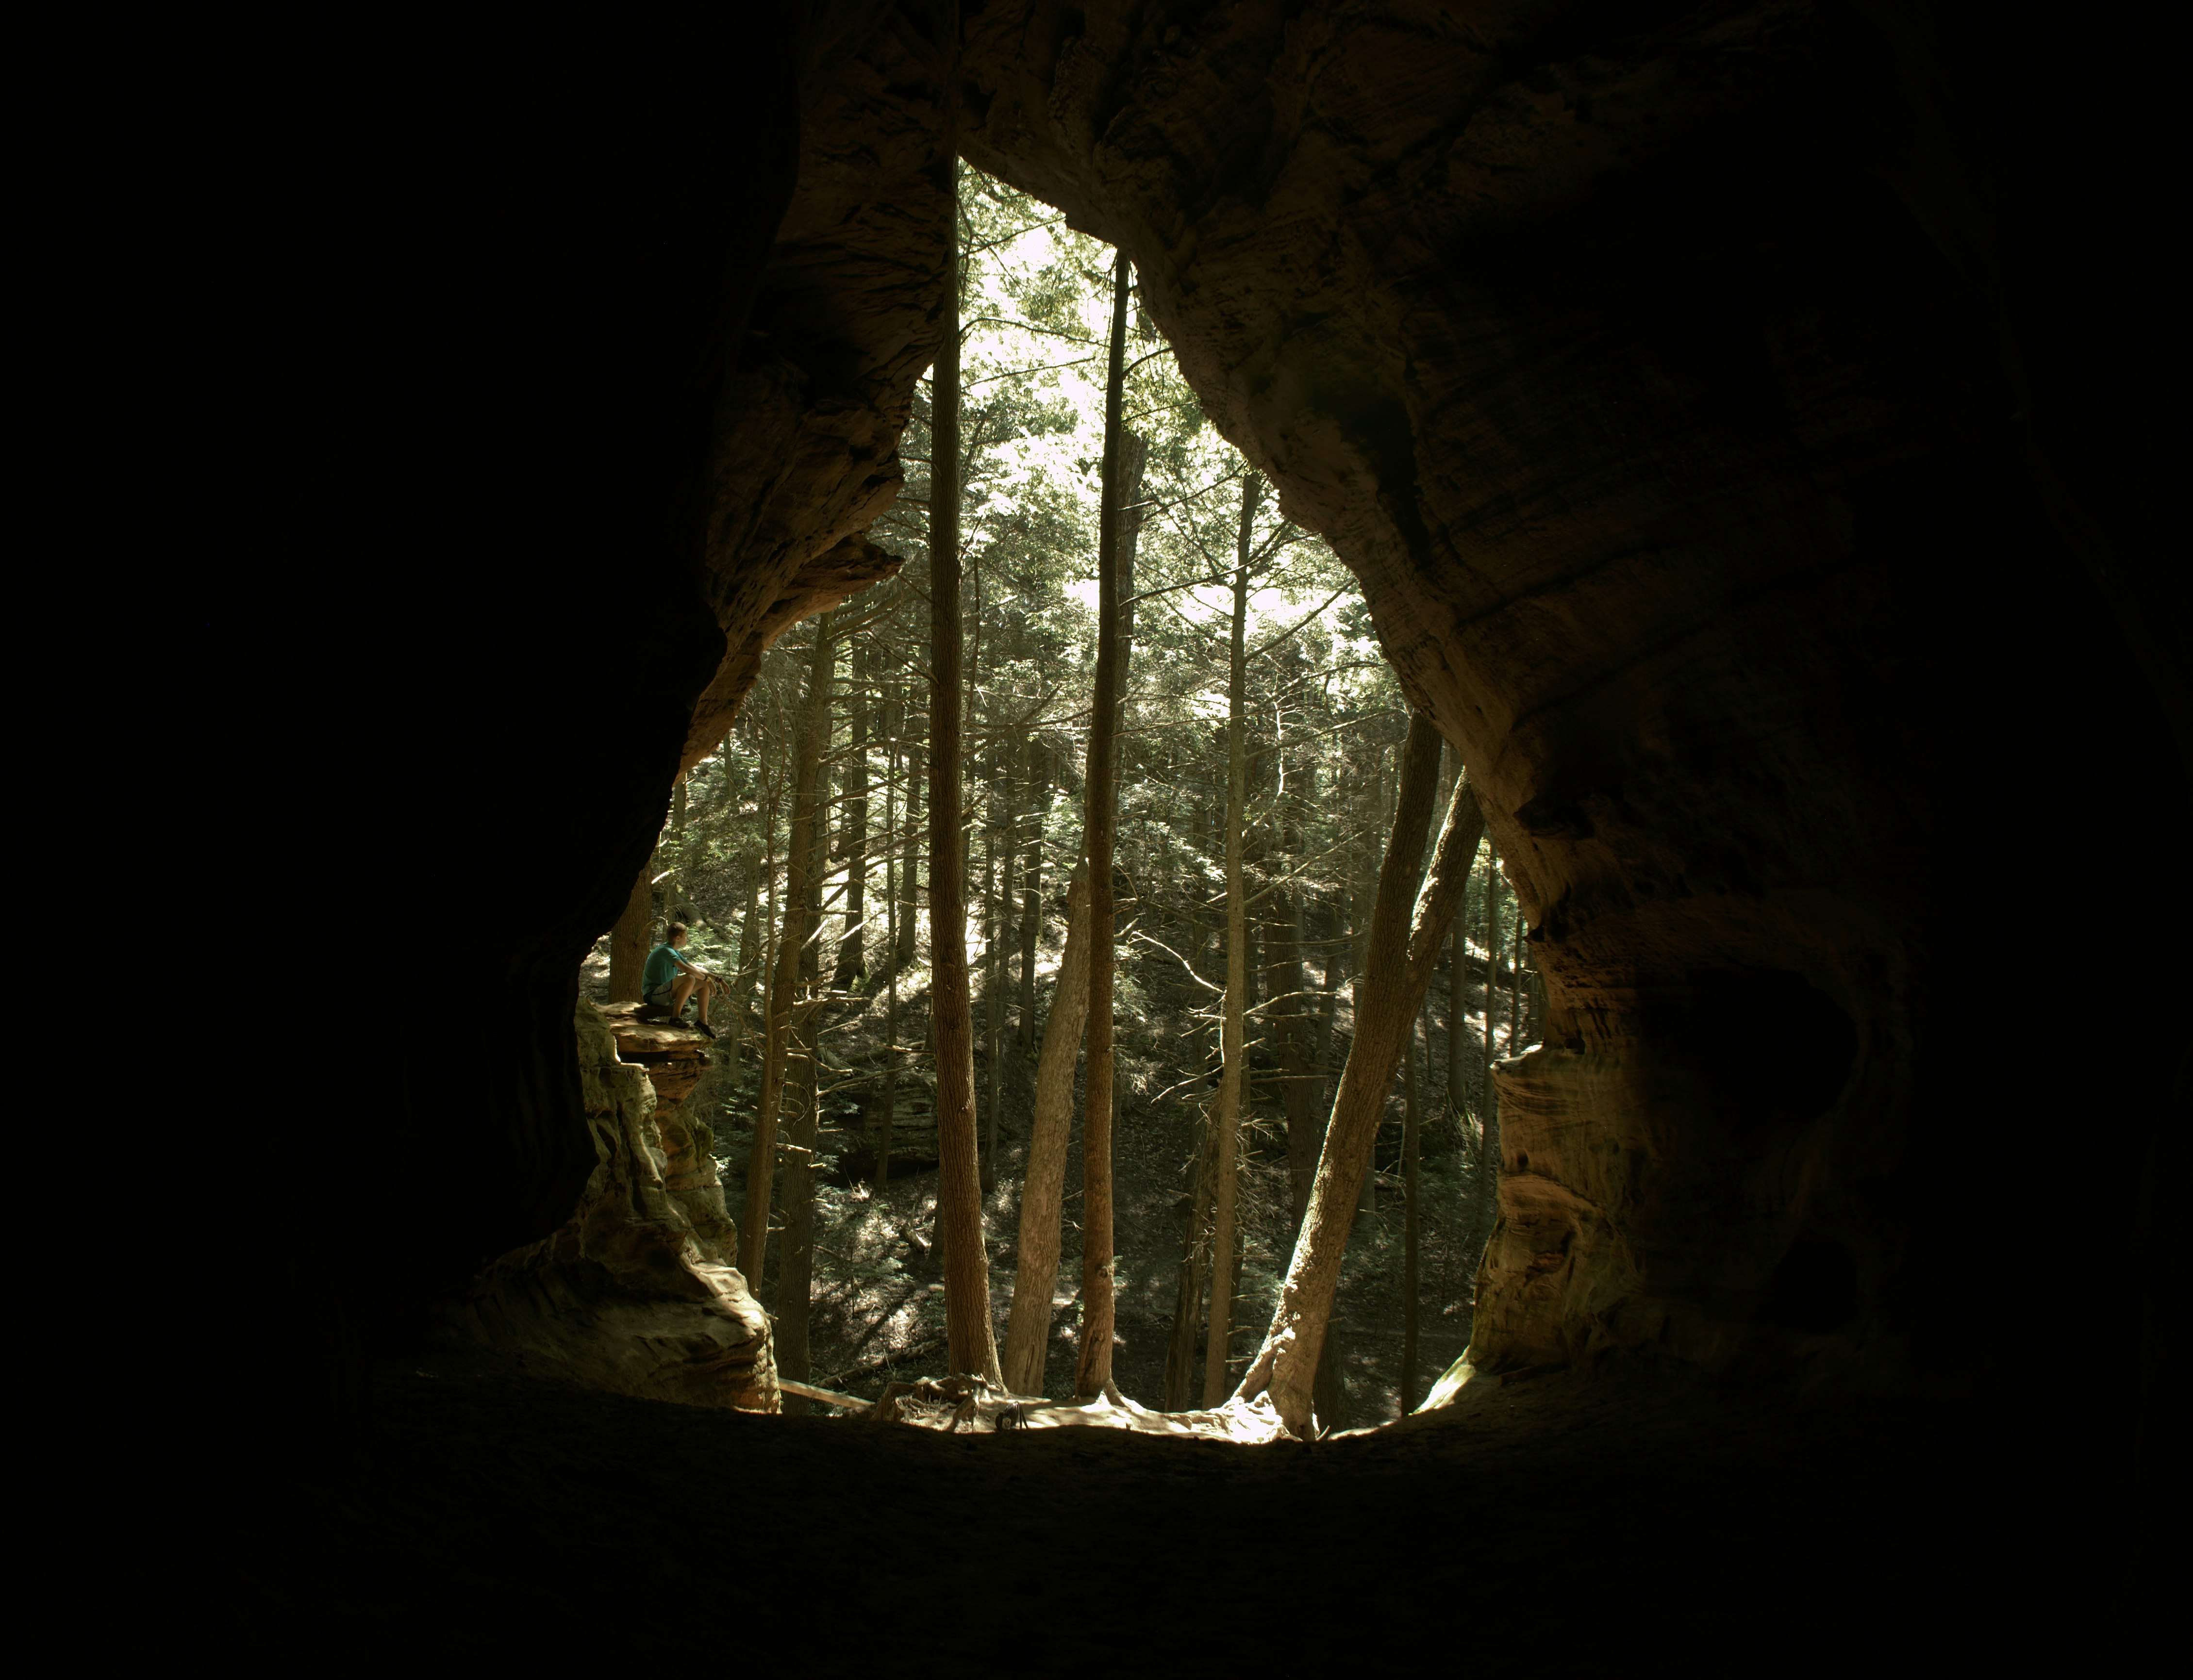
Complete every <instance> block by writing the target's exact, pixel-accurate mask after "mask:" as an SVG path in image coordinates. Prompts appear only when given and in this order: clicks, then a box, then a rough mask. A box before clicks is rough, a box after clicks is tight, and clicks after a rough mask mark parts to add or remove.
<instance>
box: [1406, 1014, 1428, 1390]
mask: <svg viewBox="0 0 2193 1680" xmlns="http://www.w3.org/2000/svg"><path fill="white" fill-rule="evenodd" d="M1416 1026H1417V1023H1415V1022H1414V1021H1411V1023H1410V1030H1409V1043H1408V1049H1407V1053H1406V1057H1405V1059H1404V1060H1405V1065H1404V1066H1403V1068H1402V1070H1401V1414H1402V1415H1403V1416H1404V1417H1406V1416H1407V1415H1408V1413H1409V1409H1410V1408H1411V1407H1412V1406H1414V1405H1415V1404H1416V1403H1417V1298H1418V1296H1419V1295H1420V1294H1422V1293H1423V1290H1422V1283H1421V1279H1420V1278H1419V1277H1418V1274H1417V1138H1418V1134H1419V1129H1420V1128H1421V1126H1422V1123H1423V1120H1422V1117H1421V1115H1420V1114H1419V1113H1418V1111H1417V1033H1416Z"/></svg>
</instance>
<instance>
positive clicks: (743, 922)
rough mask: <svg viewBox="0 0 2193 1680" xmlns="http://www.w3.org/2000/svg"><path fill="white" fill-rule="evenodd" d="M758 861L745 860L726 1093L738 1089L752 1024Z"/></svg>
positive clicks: (756, 967)
mask: <svg viewBox="0 0 2193 1680" xmlns="http://www.w3.org/2000/svg"><path fill="white" fill-rule="evenodd" d="M761 860H762V854H760V853H759V852H755V853H753V854H751V855H750V856H749V857H748V858H747V889H746V892H747V896H746V904H745V906H744V907H743V908H742V909H741V911H740V914H739V959H738V966H737V967H736V968H735V969H732V971H731V1007H730V1028H731V1042H730V1044H729V1045H728V1046H726V1047H725V1049H724V1087H725V1089H729V1090H732V1091H736V1090H737V1089H738V1088H739V1078H740V1071H741V1070H740V1065H741V1062H742V1060H744V1058H745V1055H746V1047H747V1031H748V1030H749V1026H750V1025H751V1023H750V1022H749V1021H748V1020H747V997H748V996H749V995H750V992H751V991H752V988H753V976H754V975H755V974H756V973H757V972H759V969H760V967H761V949H760V933H761V929H760V927H759V923H758V917H759V912H760V909H761Z"/></svg>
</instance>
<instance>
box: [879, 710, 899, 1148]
mask: <svg viewBox="0 0 2193 1680" xmlns="http://www.w3.org/2000/svg"><path fill="white" fill-rule="evenodd" d="M893 709H894V711H896V710H897V708H896V707H894V708H893ZM885 763H886V764H887V765H888V766H889V768H890V772H891V774H890V775H889V776H887V777H886V778H885V781H884V829H885V832H886V833H889V834H892V835H894V836H895V835H896V834H897V832H898V806H897V794H898V775H897V770H898V744H897V739H896V735H895V734H894V736H893V738H892V743H891V747H890V754H889V757H887V758H886V760H885ZM898 922H899V908H898V860H897V859H896V858H895V857H890V856H886V857H885V859H884V933H885V937H886V938H887V939H889V940H890V947H889V955H890V980H888V981H887V982H886V983H885V984H886V986H888V988H889V989H888V991H886V992H885V997H884V1101H883V1115H882V1118H881V1121H880V1123H879V1124H878V1126H877V1128H876V1188H877V1189H878V1190H879V1191H880V1190H882V1189H883V1188H884V1186H886V1185H888V1184H889V1183H890V1152H891V1131H892V1129H893V1127H894V1126H895V1125H896V1123H897V1120H898V971H899V967H900V964H899V960H898V950H899V944H898Z"/></svg>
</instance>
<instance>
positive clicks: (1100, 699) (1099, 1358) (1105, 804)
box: [1074, 251, 1130, 1394]
mask: <svg viewBox="0 0 2193 1680" xmlns="http://www.w3.org/2000/svg"><path fill="white" fill-rule="evenodd" d="M1129 280H1130V273H1129V270H1128V267H1127V254H1126V253H1125V251H1121V252H1120V253H1119V254H1118V256H1117V258H1116V259H1115V260H1114V264H1113V274H1112V346H1111V357H1110V366H1109V369H1108V372H1107V374H1106V376H1105V380H1104V458H1103V468H1102V500H1101V502H1100V503H1099V504H1098V519H1097V672H1096V679H1097V680H1096V693H1095V694H1094V695H1093V696H1092V697H1091V703H1090V711H1089V774H1088V784H1089V786H1088V816H1087V818H1086V820H1085V821H1084V823H1083V825H1082V831H1083V833H1084V834H1085V835H1086V836H1087V845H1088V852H1089V1072H1088V1077H1087V1080H1086V1082H1085V1092H1086V1095H1085V1100H1086V1102H1087V1107H1086V1109H1085V1113H1084V1117H1083V1121H1082V1126H1081V1198H1082V1202H1081V1357H1080V1362H1079V1370H1078V1371H1077V1372H1076V1374H1075V1376H1074V1392H1076V1393H1077V1394H1097V1393H1101V1392H1102V1391H1103V1389H1104V1388H1105V1386H1107V1385H1108V1383H1110V1381H1111V1380H1112V1334H1113V1326H1114V1323H1115V1322H1116V1320H1117V1309H1116V1306H1115V1303H1114V1300H1113V1283H1114V1277H1113V1269H1114V1254H1113V1249H1112V1112H1113V1097H1112V965H1113V960H1114V954H1113V927H1112V853H1113V847H1114V838H1115V835H1116V831H1117V827H1118V822H1119V670H1120V666H1121V662H1122V660H1123V658H1124V654H1125V649H1123V648H1122V647H1121V645H1120V636H1119V433H1120V431H1121V426H1120V394H1121V391H1122V388H1123V386H1124V385H1125V374H1126V362H1125V351H1126V339H1127V290H1128V285H1129Z"/></svg>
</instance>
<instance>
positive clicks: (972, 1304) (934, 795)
mask: <svg viewBox="0 0 2193 1680" xmlns="http://www.w3.org/2000/svg"><path fill="white" fill-rule="evenodd" d="M952 167H953V170H954V181H955V184H956V180H957V169H958V165H957V164H956V163H954V164H953V166H952ZM950 228H951V233H950V239H951V243H950V246H949V247H948V253H947V254H948V259H949V262H950V267H949V270H948V272H949V273H950V274H951V275H952V277H953V278H952V283H951V301H950V305H949V307H948V309H947V310H946V311H945V319H944V334H943V339H942V342H941V343H940V344H939V346H938V347H937V351H936V372H935V374H934V375H933V376H932V388H933V391H934V395H933V397H932V399H931V403H930V414H931V415H932V420H931V422H930V425H931V434H932V440H933V441H932V443H931V449H932V452H933V454H935V457H936V460H935V462H934V464H933V466H932V467H931V469H930V545H929V600H930V609H929V636H930V645H929V659H930V691H929V944H930V994H929V995H930V1031H932V1033H933V1034H934V1036H935V1038H936V1150H937V1183H936V1226H937V1240H938V1243H939V1246H940V1247H941V1248H942V1250H943V1260H944V1336H945V1342H946V1347H947V1354H948V1358H949V1360H950V1362H951V1368H952V1369H953V1371H954V1372H964V1373H966V1374H971V1375H975V1376H982V1377H987V1378H988V1379H989V1380H990V1381H992V1382H994V1383H1000V1384H1002V1382H1003V1380H1004V1378H1003V1376H1002V1374H1000V1372H999V1369H998V1345H997V1337H996V1332H995V1330H994V1329H993V1327H992V1325H991V1323H990V1260H989V1254H988V1251H987V1250H986V1249H984V1247H983V1244H982V1164H981V1163H980V1161H979V1160H978V1159H977V1141H978V1140H977V1139H976V1132H975V1022H974V1009H973V998H972V997H971V993H970V989H969V983H968V974H967V888H966V871H965V858H964V849H965V845H966V833H965V830H964V829H963V828H962V826H961V824H960V815H959V813H960V807H961V805H962V803H964V802H963V799H962V797H961V780H960V774H961V760H960V748H961V742H960V735H961V723H962V717H963V711H962V708H963V705H964V702H965V692H964V690H963V688H962V683H963V680H964V677H963V672H962V671H961V655H962V652H963V648H962V641H963V637H964V636H965V629H964V626H963V624H962V621H961V619H960V605H959V583H960V565H959V290H958V289H959V278H958V276H959V249H958V247H959V209H958V203H957V193H956V191H955V193H954V202H953V213H952V217H951V223H950Z"/></svg>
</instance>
